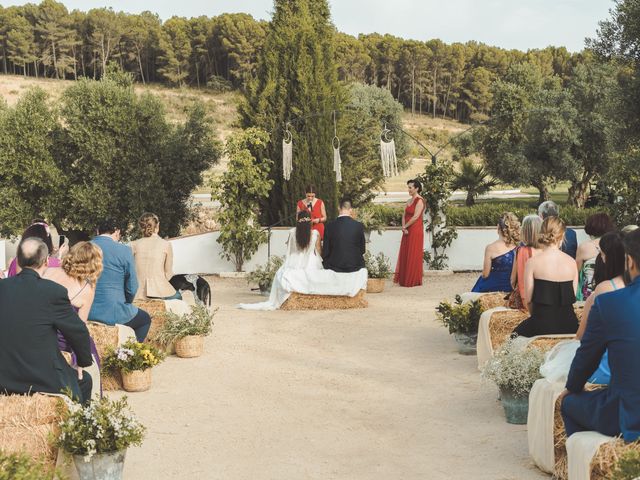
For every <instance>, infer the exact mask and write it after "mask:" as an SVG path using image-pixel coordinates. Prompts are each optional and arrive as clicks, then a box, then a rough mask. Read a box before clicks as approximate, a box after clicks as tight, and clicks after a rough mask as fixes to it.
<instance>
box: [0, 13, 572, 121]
mask: <svg viewBox="0 0 640 480" xmlns="http://www.w3.org/2000/svg"><path fill="white" fill-rule="evenodd" d="M268 27H269V23H268V22H265V21H257V20H255V19H254V18H253V17H252V16H250V15H248V14H244V13H233V14H222V15H219V16H216V17H206V16H200V17H195V18H188V19H187V18H183V17H172V18H170V19H168V20H167V21H165V22H162V21H161V19H160V18H159V17H158V15H157V14H155V13H152V12H149V11H146V12H142V13H140V14H128V13H124V12H115V11H114V10H112V9H110V8H97V9H92V10H89V11H87V12H83V11H80V10H73V11H71V12H69V11H68V10H67V8H66V7H65V6H64V5H63V4H61V3H59V2H56V1H55V0H43V1H42V2H41V3H40V4H39V5H35V4H26V5H23V6H12V7H8V8H3V7H0V69H1V71H2V72H3V73H5V74H7V73H12V74H22V75H26V76H34V77H48V78H66V79H77V78H79V77H88V78H92V79H99V78H101V77H102V76H103V75H104V73H105V71H106V68H107V65H108V64H109V63H110V62H117V63H118V64H119V65H120V67H121V68H122V69H123V70H124V71H125V72H129V73H131V74H132V75H134V78H135V79H136V81H138V82H142V83H146V82H158V83H165V84H169V85H175V86H182V85H189V86H193V87H198V88H202V87H206V86H210V87H214V88H218V89H220V88H225V87H228V88H237V89H242V90H246V88H247V86H248V84H249V82H250V81H251V80H252V79H253V78H254V77H255V75H256V71H257V70H256V69H257V65H258V60H259V59H258V57H259V54H260V52H261V51H262V49H263V48H265V46H266V37H267V31H268ZM330 28H332V29H333V30H334V33H335V35H332V37H334V43H335V47H334V49H333V51H334V53H333V54H334V55H335V68H337V75H338V77H337V78H338V80H339V81H344V82H359V83H366V84H370V85H375V86H377V87H382V88H385V89H387V90H388V91H389V92H390V93H391V94H392V95H393V97H394V98H395V99H396V100H398V101H399V102H400V103H401V104H402V105H403V106H404V107H405V108H407V109H411V111H412V112H416V113H428V114H430V115H432V116H434V117H436V116H439V117H449V118H454V119H456V120H460V121H464V122H469V121H478V120H482V119H485V118H487V116H488V115H489V113H490V110H491V106H492V100H493V94H492V91H491V85H492V83H493V82H494V81H495V80H496V79H498V78H501V77H503V76H504V75H505V74H506V73H507V72H508V70H509V68H510V67H511V66H512V65H513V64H517V63H523V62H527V63H532V64H535V65H537V66H538V67H539V69H540V71H541V72H543V74H545V75H556V76H558V77H559V78H562V79H564V80H567V79H568V78H569V77H570V76H571V72H572V70H573V68H574V67H575V66H576V65H577V64H579V63H581V62H582V60H583V54H582V53H570V52H568V51H567V50H566V49H565V48H563V47H559V48H556V47H548V48H545V49H542V50H530V51H528V52H522V51H518V50H505V49H502V48H497V47H492V46H488V45H484V44H481V43H478V42H467V43H464V44H463V43H453V44H446V43H444V42H442V41H440V40H437V39H435V40H429V41H426V42H423V41H416V40H405V39H402V38H399V37H395V36H393V35H388V34H387V35H381V34H378V33H373V34H366V35H359V36H358V37H353V36H351V35H347V34H345V33H340V32H336V31H335V28H334V27H333V26H332V25H331V26H330Z"/></svg>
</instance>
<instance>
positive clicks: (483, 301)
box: [478, 292, 507, 311]
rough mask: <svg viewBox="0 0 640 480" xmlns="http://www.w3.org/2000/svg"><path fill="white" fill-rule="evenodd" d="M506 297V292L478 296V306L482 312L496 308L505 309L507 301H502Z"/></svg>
mask: <svg viewBox="0 0 640 480" xmlns="http://www.w3.org/2000/svg"><path fill="white" fill-rule="evenodd" d="M506 296H507V292H491V293H485V294H484V295H482V296H480V298H479V299H478V301H479V302H480V306H481V307H482V310H483V311H484V310H489V309H491V308H496V307H506V306H507V301H506V300H505V299H504V297H506Z"/></svg>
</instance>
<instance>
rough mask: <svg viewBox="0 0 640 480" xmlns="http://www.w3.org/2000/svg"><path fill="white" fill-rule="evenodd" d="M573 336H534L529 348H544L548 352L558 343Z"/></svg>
mask: <svg viewBox="0 0 640 480" xmlns="http://www.w3.org/2000/svg"><path fill="white" fill-rule="evenodd" d="M571 338H573V335H559V336H554V335H544V336H542V335H541V336H539V337H534V338H532V339H531V341H530V342H529V344H528V345H527V348H537V349H538V350H542V351H543V352H547V351H549V350H551V349H552V348H553V347H555V346H556V345H557V344H558V343H560V342H563V341H565V340H570V339H571Z"/></svg>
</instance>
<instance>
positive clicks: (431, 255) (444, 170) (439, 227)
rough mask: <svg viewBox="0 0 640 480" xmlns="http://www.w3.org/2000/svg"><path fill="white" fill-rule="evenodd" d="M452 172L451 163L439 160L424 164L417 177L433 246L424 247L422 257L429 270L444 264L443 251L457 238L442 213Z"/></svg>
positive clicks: (446, 201) (441, 266)
mask: <svg viewBox="0 0 640 480" xmlns="http://www.w3.org/2000/svg"><path fill="white" fill-rule="evenodd" d="M453 175H454V174H453V167H452V166H451V164H450V163H448V162H443V161H440V162H438V163H436V164H435V165H433V164H429V165H427V166H426V167H425V171H424V173H423V174H422V175H420V176H419V177H418V180H420V182H421V183H422V193H421V195H422V198H423V199H424V202H425V206H426V207H425V208H426V210H427V213H428V214H429V221H428V222H427V228H426V230H427V234H429V235H430V236H431V249H432V251H431V252H429V251H425V252H424V254H423V258H424V261H425V262H426V263H427V265H428V266H429V268H430V269H431V270H444V269H446V268H447V260H448V258H449V257H448V256H447V255H446V254H445V253H444V252H445V250H446V249H447V248H448V247H449V246H450V245H451V243H452V242H453V241H454V240H455V239H456V238H458V233H457V232H456V230H455V228H452V227H450V226H449V225H450V224H448V223H447V219H446V218H444V217H443V216H442V213H443V212H444V211H446V209H447V205H448V203H449V197H450V196H451V183H452V181H453Z"/></svg>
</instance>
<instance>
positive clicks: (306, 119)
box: [241, 0, 345, 224]
mask: <svg viewBox="0 0 640 480" xmlns="http://www.w3.org/2000/svg"><path fill="white" fill-rule="evenodd" d="M334 35H335V28H334V26H333V25H332V24H331V19H330V12H329V5H328V3H327V1H326V0H275V4H274V14H273V18H272V21H271V24H270V27H269V30H268V32H267V38H266V42H265V45H264V48H263V49H262V53H261V57H260V59H259V63H258V72H257V77H256V79H255V80H254V81H253V82H252V83H251V84H250V85H249V88H248V92H247V100H246V102H245V103H244V104H243V105H242V107H241V118H242V124H243V126H244V127H252V126H255V127H259V128H261V129H263V130H265V131H267V132H269V134H270V141H269V143H268V145H267V148H266V151H265V152H264V155H263V157H262V158H264V156H266V157H267V158H269V159H270V160H272V161H273V162H274V168H273V169H272V170H271V173H270V177H271V179H272V180H274V186H273V189H272V191H271V195H270V196H269V198H268V199H267V200H266V201H265V202H264V203H263V205H262V207H263V214H264V220H265V221H267V222H269V223H274V222H276V221H282V222H283V223H289V224H290V223H292V221H293V219H292V216H293V215H294V214H295V211H296V201H297V200H299V199H300V198H302V197H303V196H304V193H305V192H304V190H305V185H307V184H313V185H315V186H316V188H317V190H318V196H319V197H320V198H322V199H323V200H324V201H325V204H326V207H327V213H328V215H329V216H330V217H331V216H333V215H335V212H336V203H337V188H336V181H335V174H334V172H333V153H332V147H331V139H332V138H333V121H332V111H333V110H334V109H340V108H341V104H342V102H343V101H344V99H345V94H344V90H343V89H342V88H341V86H340V85H339V83H338V79H337V68H336V65H335V58H334ZM288 121H290V122H291V127H290V130H291V132H292V133H293V173H292V175H291V179H290V180H289V181H285V180H284V179H283V176H282V138H283V133H284V132H283V126H284V125H285V123H286V122H288Z"/></svg>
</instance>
